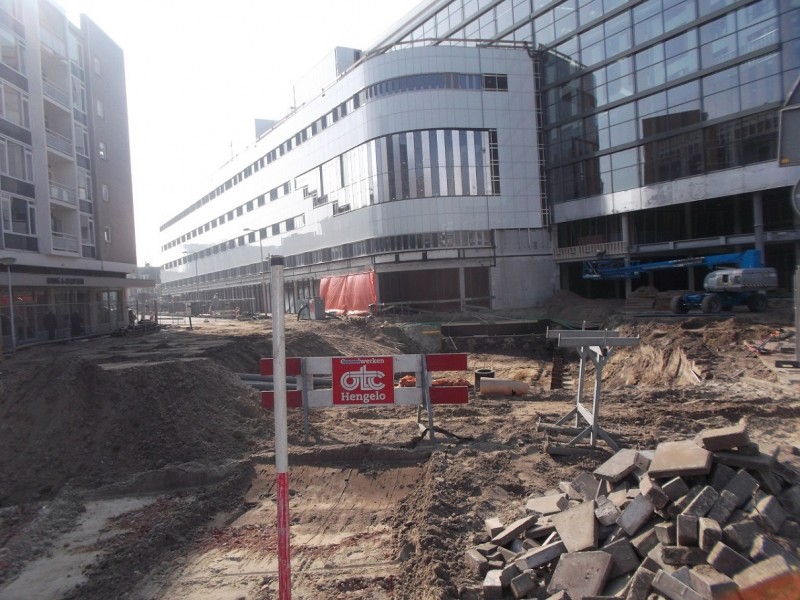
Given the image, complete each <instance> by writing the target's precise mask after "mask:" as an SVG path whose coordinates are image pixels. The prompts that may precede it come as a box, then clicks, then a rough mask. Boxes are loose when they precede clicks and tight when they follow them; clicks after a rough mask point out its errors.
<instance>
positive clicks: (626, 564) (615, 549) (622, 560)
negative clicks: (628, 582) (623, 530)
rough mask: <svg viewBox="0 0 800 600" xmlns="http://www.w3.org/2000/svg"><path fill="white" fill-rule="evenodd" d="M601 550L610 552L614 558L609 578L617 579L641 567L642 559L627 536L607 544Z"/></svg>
mask: <svg viewBox="0 0 800 600" xmlns="http://www.w3.org/2000/svg"><path fill="white" fill-rule="evenodd" d="M600 550H601V551H603V552H606V553H608V554H610V555H611V556H612V558H613V559H614V561H613V563H612V565H611V573H610V574H609V576H608V578H609V579H616V578H617V577H620V576H622V575H626V574H627V573H633V572H634V571H635V570H636V569H638V568H639V563H640V562H641V561H640V560H639V557H638V556H637V554H636V551H635V550H634V548H633V545H632V544H631V542H630V540H628V539H627V538H622V539H619V540H616V541H614V542H611V543H610V544H606V545H605V546H603V547H602V548H600Z"/></svg>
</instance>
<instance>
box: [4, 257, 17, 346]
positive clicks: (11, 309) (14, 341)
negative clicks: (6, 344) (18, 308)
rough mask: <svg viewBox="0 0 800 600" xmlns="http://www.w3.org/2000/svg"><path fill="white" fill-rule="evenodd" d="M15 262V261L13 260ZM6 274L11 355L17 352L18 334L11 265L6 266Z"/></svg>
mask: <svg viewBox="0 0 800 600" xmlns="http://www.w3.org/2000/svg"><path fill="white" fill-rule="evenodd" d="M11 260H13V259H11ZM6 273H7V275H8V311H9V316H10V317H11V354H12V355H13V354H14V352H16V351H17V334H16V332H15V331H14V328H15V327H14V295H13V292H12V289H11V263H10V262H9V263H7V264H6Z"/></svg>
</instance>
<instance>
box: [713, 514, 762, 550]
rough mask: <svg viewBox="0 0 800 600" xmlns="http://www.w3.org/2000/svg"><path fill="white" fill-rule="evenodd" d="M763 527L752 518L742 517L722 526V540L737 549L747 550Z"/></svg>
mask: <svg viewBox="0 0 800 600" xmlns="http://www.w3.org/2000/svg"><path fill="white" fill-rule="evenodd" d="M761 533H763V529H761V527H759V525H758V523H756V522H755V521H753V520H752V519H744V520H742V521H738V522H736V523H731V524H729V525H726V526H725V527H723V528H722V541H723V542H725V543H726V544H728V545H729V546H732V547H733V548H736V549H737V550H748V549H749V548H750V546H751V545H752V543H753V540H754V539H756V536H758V535H760V534H761Z"/></svg>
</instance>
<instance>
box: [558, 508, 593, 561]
mask: <svg viewBox="0 0 800 600" xmlns="http://www.w3.org/2000/svg"><path fill="white" fill-rule="evenodd" d="M594 508H595V505H594V500H587V501H586V502H583V503H582V504H579V505H577V506H575V507H573V508H570V509H569V510H566V511H564V512H562V513H559V514H557V515H553V516H552V517H551V519H552V521H553V525H554V526H555V528H556V531H557V532H558V535H559V536H561V540H562V541H563V542H564V545H565V546H566V548H567V551H568V552H580V551H581V550H589V549H592V548H597V520H596V518H595V515H594Z"/></svg>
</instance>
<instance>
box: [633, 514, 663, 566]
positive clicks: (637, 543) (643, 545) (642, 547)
mask: <svg viewBox="0 0 800 600" xmlns="http://www.w3.org/2000/svg"><path fill="white" fill-rule="evenodd" d="M655 525H656V523H655V522H653V523H651V524H650V525H649V526H646V527H645V528H644V529H642V531H641V532H640V533H639V534H638V535H636V536H635V537H633V538H631V545H632V546H633V547H634V549H635V550H636V553H637V554H638V555H639V556H641V557H642V558H644V557H645V556H647V555H648V553H649V552H650V551H651V550H652V549H653V548H655V547H656V546H657V545H658V536H657V535H656V530H655Z"/></svg>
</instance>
